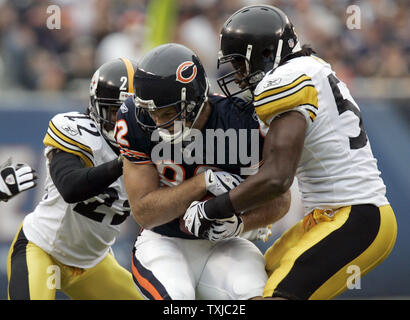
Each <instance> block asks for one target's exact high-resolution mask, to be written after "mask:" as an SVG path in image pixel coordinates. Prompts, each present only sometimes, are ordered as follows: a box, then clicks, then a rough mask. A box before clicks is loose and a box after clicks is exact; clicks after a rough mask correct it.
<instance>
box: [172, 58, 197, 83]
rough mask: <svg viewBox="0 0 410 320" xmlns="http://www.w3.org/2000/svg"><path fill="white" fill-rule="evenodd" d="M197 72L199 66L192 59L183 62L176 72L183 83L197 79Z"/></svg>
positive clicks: (178, 79)
mask: <svg viewBox="0 0 410 320" xmlns="http://www.w3.org/2000/svg"><path fill="white" fill-rule="evenodd" d="M196 74H197V68H196V65H195V63H193V62H192V61H185V62H182V63H181V64H180V65H179V66H178V68H177V72H176V76H177V81H179V82H181V83H189V82H191V81H192V80H194V79H195V77H196Z"/></svg>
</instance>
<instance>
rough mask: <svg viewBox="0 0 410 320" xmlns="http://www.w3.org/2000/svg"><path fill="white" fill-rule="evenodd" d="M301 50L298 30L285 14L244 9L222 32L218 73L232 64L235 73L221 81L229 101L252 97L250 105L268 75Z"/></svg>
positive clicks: (266, 7) (258, 8)
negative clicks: (258, 85)
mask: <svg viewBox="0 0 410 320" xmlns="http://www.w3.org/2000/svg"><path fill="white" fill-rule="evenodd" d="M300 49H301V47H300V45H299V42H298V39H297V35H296V33H295V30H294V27H293V25H292V23H291V22H290V21H289V19H288V17H287V16H286V15H285V14H284V13H283V12H282V11H281V10H279V9H278V8H276V7H273V6H269V5H253V6H248V7H244V8H242V9H240V10H238V11H237V12H235V13H234V14H233V15H232V16H231V17H230V18H229V19H228V20H227V21H226V22H225V24H224V26H223V27H222V30H221V34H220V51H219V57H218V69H219V68H220V67H221V65H223V64H226V63H228V62H230V63H231V65H232V67H233V69H234V70H233V71H231V72H228V73H227V74H225V75H223V76H222V77H220V78H218V79H217V82H218V85H219V87H220V88H221V90H222V92H223V93H224V94H225V95H226V96H227V97H232V96H237V95H241V94H242V95H243V94H247V95H248V96H249V94H251V98H250V99H248V100H249V103H248V105H250V104H251V103H252V100H253V91H254V89H255V88H256V85H257V84H258V83H259V82H260V81H261V80H262V78H263V77H264V76H265V74H266V73H267V72H269V71H270V70H273V69H275V68H276V67H277V66H278V65H279V64H280V63H281V62H282V61H283V60H284V59H285V58H286V57H287V56H289V55H290V54H292V53H295V52H297V51H299V50H300ZM238 87H239V90H238Z"/></svg>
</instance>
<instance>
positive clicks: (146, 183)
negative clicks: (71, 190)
mask: <svg viewBox="0 0 410 320" xmlns="http://www.w3.org/2000/svg"><path fill="white" fill-rule="evenodd" d="M123 176H124V185H125V190H126V192H127V194H128V197H129V199H130V200H131V201H135V200H138V199H141V198H143V197H144V196H145V195H147V194H148V193H150V192H152V191H154V190H156V189H158V188H159V186H160V185H159V176H158V172H157V170H156V168H155V166H154V165H153V164H135V163H132V162H131V161H129V160H127V159H124V167H123Z"/></svg>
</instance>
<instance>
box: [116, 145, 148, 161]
mask: <svg viewBox="0 0 410 320" xmlns="http://www.w3.org/2000/svg"><path fill="white" fill-rule="evenodd" d="M121 150H124V151H125V152H127V153H130V154H133V155H135V156H138V157H141V158H148V159H150V156H149V155H148V154H146V153H143V152H138V151H134V150H130V149H127V148H124V147H122V146H121Z"/></svg>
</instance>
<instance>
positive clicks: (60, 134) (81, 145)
mask: <svg viewBox="0 0 410 320" xmlns="http://www.w3.org/2000/svg"><path fill="white" fill-rule="evenodd" d="M49 128H50V129H51V131H52V132H53V133H54V134H55V135H56V136H58V137H59V138H60V139H62V140H63V141H65V142H67V143H68V144H72V145H75V146H77V147H78V148H80V149H82V150H84V151H86V152H88V153H90V154H92V153H93V152H92V150H91V149H90V148H89V147H87V146H86V145H83V144H82V143H80V142H78V141H75V140H73V139H71V138H69V137H67V136H66V135H65V134H64V133H62V132H61V131H60V130H58V129H57V127H56V126H55V125H54V123H53V122H52V121H50V123H49Z"/></svg>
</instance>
